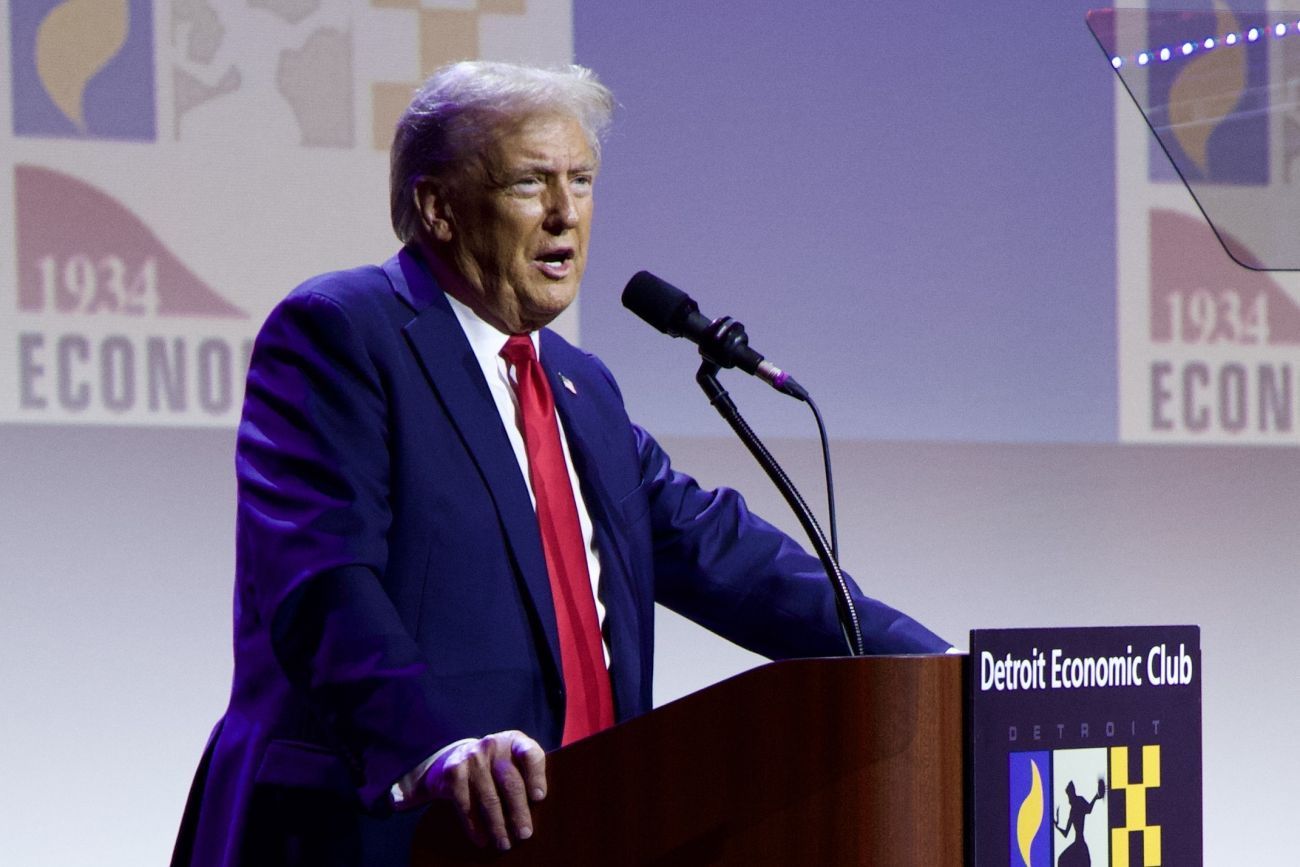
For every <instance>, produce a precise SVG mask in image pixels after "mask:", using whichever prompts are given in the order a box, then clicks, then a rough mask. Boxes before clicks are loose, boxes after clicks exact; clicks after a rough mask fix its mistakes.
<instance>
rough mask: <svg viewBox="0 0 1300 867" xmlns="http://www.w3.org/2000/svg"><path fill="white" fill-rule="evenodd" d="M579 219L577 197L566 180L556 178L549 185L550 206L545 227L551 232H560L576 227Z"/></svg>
mask: <svg viewBox="0 0 1300 867" xmlns="http://www.w3.org/2000/svg"><path fill="white" fill-rule="evenodd" d="M578 220H579V214H578V197H577V194H575V193H574V191H573V188H572V187H571V186H570V184H569V182H568V181H566V180H557V181H556V182H555V183H554V184H552V185H551V200H550V207H549V208H548V209H547V214H546V229H547V231H549V232H551V233H552V234H556V235H558V234H561V233H563V232H566V231H568V230H569V229H574V228H577V226H578Z"/></svg>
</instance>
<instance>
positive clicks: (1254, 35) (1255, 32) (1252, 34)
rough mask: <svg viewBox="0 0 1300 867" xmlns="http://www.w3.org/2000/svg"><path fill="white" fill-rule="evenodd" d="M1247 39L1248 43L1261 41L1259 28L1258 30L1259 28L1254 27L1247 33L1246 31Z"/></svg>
mask: <svg viewBox="0 0 1300 867" xmlns="http://www.w3.org/2000/svg"><path fill="white" fill-rule="evenodd" d="M1246 39H1247V40H1248V41H1250V42H1254V41H1256V40H1257V39H1259V28H1258V27H1252V28H1250V29H1249V30H1247V31H1246Z"/></svg>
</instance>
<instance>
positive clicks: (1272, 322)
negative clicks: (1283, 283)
mask: <svg viewBox="0 0 1300 867" xmlns="http://www.w3.org/2000/svg"><path fill="white" fill-rule="evenodd" d="M1230 243H1232V244H1235V245H1236V246H1237V247H1240V246H1241V245H1240V242H1238V241H1236V239H1230ZM1194 293H1202V294H1203V298H1202V299H1198V300H1200V301H1201V305H1200V307H1201V309H1200V310H1198V311H1197V312H1196V314H1193V313H1192V311H1191V309H1190V305H1191V304H1193V303H1195V302H1194V301H1193V299H1192V295H1193V294H1194ZM1261 295H1262V296H1263V297H1264V300H1265V301H1266V302H1267V309H1268V319H1267V322H1268V343H1269V344H1280V343H1300V307H1297V306H1296V304H1295V302H1294V301H1292V300H1291V296H1290V295H1288V294H1287V293H1286V292H1285V291H1284V290H1283V289H1282V288H1281V287H1280V286H1278V284H1277V281H1276V280H1274V279H1273V277H1272V276H1271V275H1270V274H1268V273H1265V272H1261V271H1251V270H1249V269H1247V268H1243V267H1241V266H1240V265H1238V264H1237V263H1236V262H1234V261H1233V260H1232V259H1231V258H1229V257H1228V256H1227V255H1226V254H1225V253H1224V252H1223V246H1222V245H1221V244H1220V243H1219V240H1218V239H1217V238H1216V237H1215V235H1214V232H1213V231H1212V230H1211V229H1210V227H1209V226H1208V225H1206V223H1205V221H1204V220H1202V219H1201V218H1200V217H1191V216H1188V215H1186V214H1181V213H1178V212H1177V211H1169V210H1163V209H1153V210H1152V211H1151V339H1152V340H1154V341H1157V342H1160V343H1167V342H1169V341H1170V340H1172V339H1173V327H1174V321H1173V319H1174V317H1173V311H1175V310H1181V311H1182V312H1183V314H1184V322H1183V332H1184V334H1191V335H1193V336H1194V339H1193V341H1192V342H1197V343H1209V342H1214V343H1218V342H1227V343H1232V342H1252V341H1250V340H1237V339H1234V338H1236V337H1240V335H1234V334H1233V331H1234V330H1236V328H1235V325H1234V324H1233V322H1232V321H1231V318H1232V316H1234V315H1236V316H1238V318H1239V319H1240V318H1241V317H1245V318H1244V320H1242V321H1244V322H1245V323H1246V325H1247V326H1248V328H1247V331H1249V325H1250V317H1251V315H1252V313H1253V312H1254V310H1256V309H1258V308H1256V307H1255V305H1256V304H1258V302H1259V299H1260V296H1261ZM1231 296H1235V299H1234V297H1231ZM1234 307H1236V308H1237V310H1236V311H1235V312H1234V310H1233V308H1234ZM1193 316H1195V318H1193ZM1210 318H1212V319H1213V330H1212V331H1211V332H1210V335H1209V339H1206V338H1207V335H1205V334H1201V333H1199V332H1198V331H1197V329H1196V323H1197V322H1198V321H1199V322H1201V323H1207V322H1209V320H1210Z"/></svg>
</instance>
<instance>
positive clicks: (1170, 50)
mask: <svg viewBox="0 0 1300 867" xmlns="http://www.w3.org/2000/svg"><path fill="white" fill-rule="evenodd" d="M1269 33H1272V34H1273V37H1274V38H1275V39H1281V38H1282V37H1284V36H1287V35H1288V34H1291V33H1296V34H1300V21H1295V22H1292V23H1288V22H1284V21H1279V22H1278V23H1276V24H1274V25H1272V26H1271V27H1248V28H1246V29H1245V30H1243V31H1241V32H1240V33H1228V34H1225V35H1222V36H1207V37H1205V38H1204V39H1201V40H1188V41H1187V42H1184V43H1182V44H1181V45H1172V46H1170V45H1164V46H1161V47H1160V48H1148V49H1146V50H1144V51H1139V52H1138V53H1137V54H1134V55H1133V56H1132V57H1129V58H1125V57H1121V56H1120V55H1118V54H1116V55H1114V56H1112V57H1111V59H1110V65H1111V66H1113V67H1114V68H1116V69H1120V68H1121V67H1123V66H1124V65H1125V64H1126V63H1130V62H1131V63H1135V64H1137V65H1138V66H1149V65H1150V64H1152V63H1168V62H1169V61H1171V60H1176V59H1178V58H1182V57H1191V56H1193V55H1196V54H1204V53H1205V52H1207V51H1213V50H1214V49H1215V48H1218V47H1219V46H1221V45H1223V46H1233V45H1241V44H1242V43H1247V44H1248V43H1252V42H1258V41H1259V40H1261V39H1263V38H1264V37H1265V36H1266V35H1268V34H1269Z"/></svg>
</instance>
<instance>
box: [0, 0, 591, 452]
mask: <svg viewBox="0 0 1300 867" xmlns="http://www.w3.org/2000/svg"><path fill="white" fill-rule="evenodd" d="M6 25H7V33H6V34H5V35H6V38H5V42H6V44H7V46H8V49H9V68H10V72H11V75H10V77H9V82H10V86H9V87H8V88H7V93H6V97H7V100H6V101H7V103H8V106H9V109H10V110H9V112H8V113H7V114H8V115H9V119H10V121H11V122H10V123H6V124H5V125H4V129H3V135H0V154H2V155H3V157H0V198H2V199H3V201H5V202H6V203H7V204H6V207H7V208H9V209H10V210H8V212H7V213H6V216H5V218H4V221H3V224H0V225H2V226H3V228H2V229H0V232H2V233H3V234H2V235H0V244H3V245H4V246H3V249H5V250H12V251H13V253H14V254H13V256H12V258H10V257H8V256H6V258H5V260H4V263H5V266H6V267H5V268H4V273H3V274H0V310H3V311H4V314H5V315H4V317H3V319H0V345H3V346H5V347H6V349H5V350H4V351H5V353H6V354H7V355H8V356H9V357H10V358H13V359H15V360H16V364H13V365H9V366H6V369H5V371H4V374H3V376H2V377H0V421H11V422H31V423H51V422H76V423H95V424H128V425H154V426H157V425H164V426H172V425H179V426H214V427H220V428H230V427H233V425H234V424H235V422H236V421H237V420H238V417H239V406H240V400H241V395H242V388H243V386H242V383H243V378H244V372H245V370H246V367H247V359H248V356H249V352H250V346H251V340H252V338H253V336H254V335H255V334H256V332H257V327H258V325H259V324H260V322H261V320H262V318H263V317H264V316H265V314H266V312H267V310H268V309H269V308H270V305H271V304H273V303H274V302H275V301H276V300H277V299H278V298H279V297H280V296H281V295H283V294H284V292H285V291H287V289H288V288H290V287H292V286H293V285H294V284H296V283H298V282H300V281H302V280H303V279H305V278H306V277H308V276H310V275H311V273H313V272H314V271H317V270H323V269H328V268H330V267H344V266H351V265H354V264H356V263H358V262H368V261H375V260H378V259H382V258H385V257H386V256H387V255H389V253H390V252H391V249H392V248H393V246H394V244H393V242H392V241H391V240H390V239H391V238H392V234H391V232H390V231H389V230H388V229H387V228H386V226H385V224H384V221H383V220H382V219H379V218H377V217H378V216H379V215H380V214H382V210H381V208H382V206H383V201H384V185H385V182H386V180H385V179H386V177H387V147H388V143H389V141H391V130H392V127H393V123H394V122H395V121H396V119H397V116H398V114H399V113H400V111H401V110H402V108H404V107H405V105H406V103H407V101H408V100H409V98H410V94H411V92H412V91H413V89H414V88H415V86H416V85H417V84H418V83H419V82H420V81H421V80H422V78H423V77H424V75H425V74H427V73H428V72H429V71H431V70H433V69H435V68H437V67H438V66H440V65H441V64H443V63H445V62H447V61H448V60H452V59H457V58H460V57H466V56H485V57H502V56H508V57H519V56H525V57H528V58H530V59H532V60H534V61H536V62H539V63H555V62H561V61H567V60H568V59H569V56H570V54H571V51H572V49H571V39H570V37H569V31H570V28H569V8H568V4H567V2H555V0H549V2H548V0H532V2H531V3H524V2H522V0H495V2H484V3H468V4H467V3H421V2H417V0H411V2H400V0H373V2H351V0H307V2H302V0H247V2H242V3H233V4H227V3H214V2H209V0H172V2H149V0H29V2H22V3H13V4H10V9H9V11H8V13H7V15H6ZM253 202H255V203H256V206H255V207H250V206H249V204H250V203H253ZM8 203H12V204H8ZM358 206H360V207H358ZM353 209H355V210H353ZM360 214H365V218H364V219H359V218H358V215H360ZM317 257H319V258H317ZM312 259H315V261H311V260H312ZM569 327H572V326H571V325H570V326H569Z"/></svg>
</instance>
